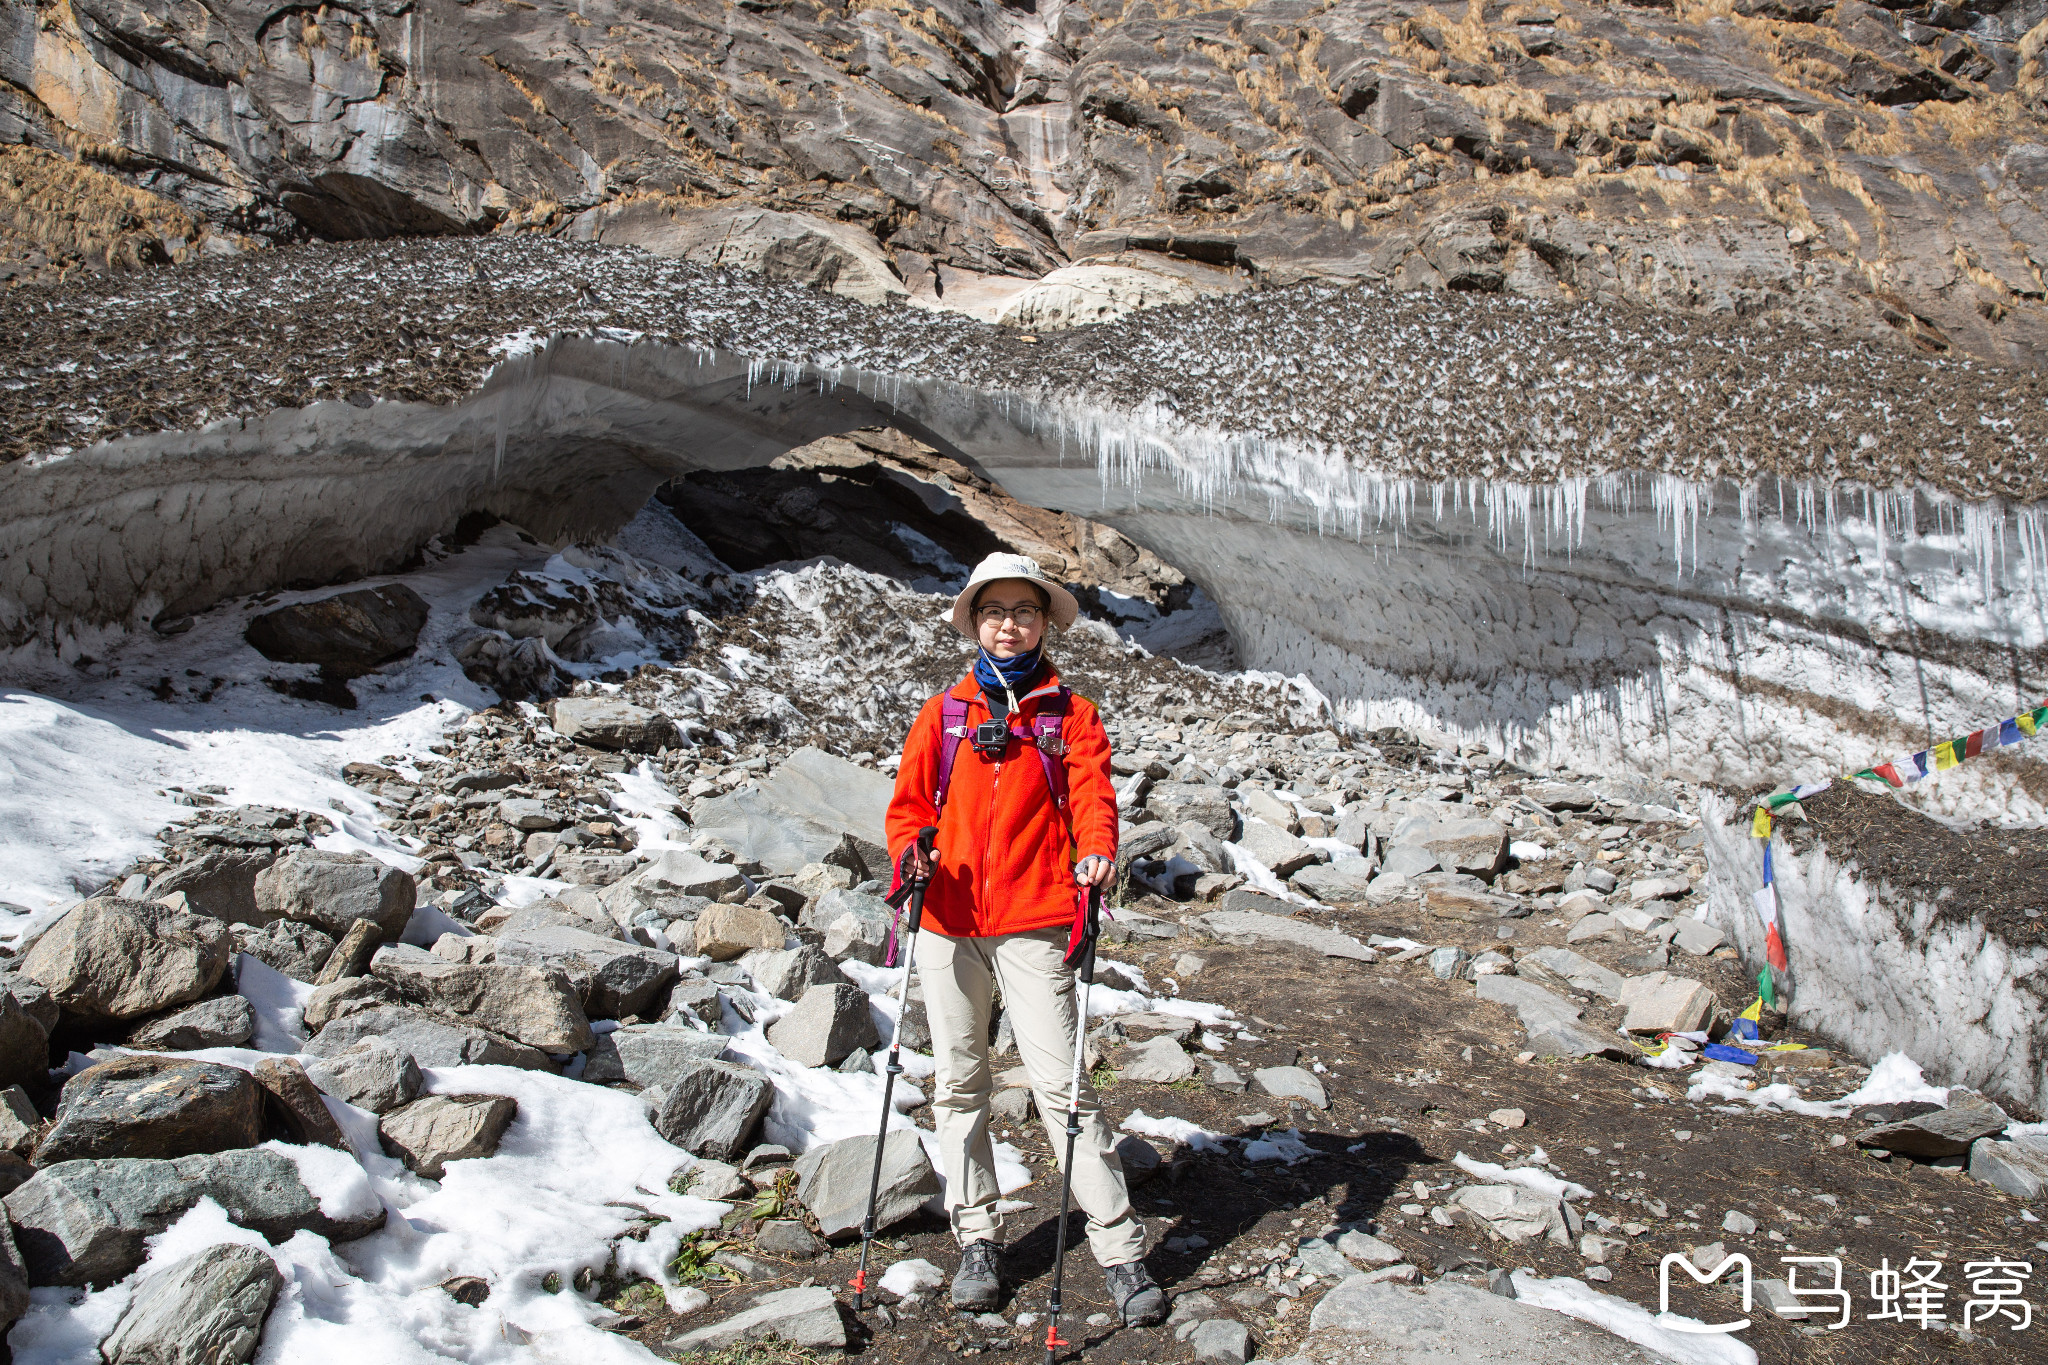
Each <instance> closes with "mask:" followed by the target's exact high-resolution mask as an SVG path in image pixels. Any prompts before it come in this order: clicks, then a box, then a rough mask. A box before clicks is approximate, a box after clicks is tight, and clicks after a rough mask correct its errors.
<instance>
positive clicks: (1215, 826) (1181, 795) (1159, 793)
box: [1145, 782, 1237, 847]
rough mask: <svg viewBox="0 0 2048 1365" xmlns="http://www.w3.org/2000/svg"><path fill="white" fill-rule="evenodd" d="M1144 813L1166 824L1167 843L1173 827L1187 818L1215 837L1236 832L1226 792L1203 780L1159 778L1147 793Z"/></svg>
mask: <svg viewBox="0 0 2048 1365" xmlns="http://www.w3.org/2000/svg"><path fill="white" fill-rule="evenodd" d="M1145 813H1146V814H1147V815H1149V816H1151V817H1152V818H1153V819H1154V820H1157V821H1159V822H1161V823H1162V824H1164V825H1166V826H1167V827H1168V835H1169V837H1168V841H1167V842H1169V843H1170V842H1171V841H1172V837H1173V828H1172V827H1173V826H1176V825H1180V824H1184V823H1187V822H1189V821H1192V822H1193V823H1195V824H1197V825H1200V826H1201V827H1202V828H1203V829H1205V830H1207V831H1208V832H1209V833H1210V834H1212V835H1214V836H1215V837H1216V838H1218V839H1232V838H1235V837H1236V835H1237V812H1236V811H1234V810H1232V809H1231V808H1230V795H1229V793H1228V792H1226V791H1225V790H1224V789H1223V788H1221V787H1212V786H1209V785H1207V784H1206V783H1195V782H1161V783H1159V784H1158V785H1156V786H1154V787H1153V788H1152V790H1151V791H1150V792H1148V793H1146V795H1145ZM1161 846H1162V847H1164V845H1163V844H1162V845H1161Z"/></svg>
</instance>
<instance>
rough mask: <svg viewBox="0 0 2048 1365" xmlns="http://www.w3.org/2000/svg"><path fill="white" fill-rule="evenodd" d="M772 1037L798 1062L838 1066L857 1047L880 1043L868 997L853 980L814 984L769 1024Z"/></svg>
mask: <svg viewBox="0 0 2048 1365" xmlns="http://www.w3.org/2000/svg"><path fill="white" fill-rule="evenodd" d="M768 1041H769V1042H771V1043H773V1044H774V1045H775V1047H776V1048H777V1050H779V1051H780V1052H781V1053H782V1055H783V1056H785V1057H787V1058H789V1059H790V1060H791V1061H792V1062H795V1063H796V1064H797V1065H798V1066H835V1065H837V1064H838V1063H839V1062H840V1061H842V1060H843V1059H844V1058H845V1056H846V1054H847V1053H849V1052H851V1051H853V1050H854V1049H855V1048H857V1047H864V1048H867V1049H868V1050H869V1051H873V1050H874V1049H875V1048H876V1047H878V1046H880V1039H879V1038H878V1036H877V1035H876V1033H875V1021H874V1018H873V1016H872V1015H871V1014H870V1013H869V1011H868V997H867V995H866V993H865V992H863V991H862V990H861V989H860V987H858V986H854V985H851V984H840V985H836V986H813V987H811V988H810V989H809V990H807V991H805V992H804V993H803V997H802V998H801V999H799V1000H798V1001H797V1002H796V1008H795V1009H793V1010H791V1011H790V1012H789V1013H788V1014H785V1015H783V1016H782V1017H781V1018H780V1019H777V1020H776V1021H775V1022H774V1023H772V1024H770V1025H769V1026H768Z"/></svg>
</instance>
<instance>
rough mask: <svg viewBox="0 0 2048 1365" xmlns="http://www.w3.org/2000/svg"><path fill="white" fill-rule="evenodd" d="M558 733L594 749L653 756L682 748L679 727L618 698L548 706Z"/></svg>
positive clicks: (561, 701) (564, 701)
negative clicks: (664, 750) (680, 746)
mask: <svg viewBox="0 0 2048 1365" xmlns="http://www.w3.org/2000/svg"><path fill="white" fill-rule="evenodd" d="M548 720H549V722H550V723H551V724H553V726H554V727H555V733H557V734H559V735H561V736H563V737H564V738H566V739H573V740H575V741H576V742H577V743H578V744H588V745H589V746H590V747H591V748H593V749H611V750H614V751H617V750H631V751H632V752H634V753H641V754H651V753H653V752H654V751H655V750H657V749H671V748H675V747H677V746H679V745H681V744H682V742H683V740H682V734H681V732H679V731H678V730H677V729H676V723H675V722H674V721H672V720H670V719H669V718H668V717H667V716H664V715H663V714H662V713H661V712H659V711H650V710H648V709H647V708H645V707H642V706H635V705H633V704H632V703H631V702H625V701H620V700H619V699H618V698H617V697H562V698H559V699H558V700H556V701H554V702H552V703H550V704H549V706H548Z"/></svg>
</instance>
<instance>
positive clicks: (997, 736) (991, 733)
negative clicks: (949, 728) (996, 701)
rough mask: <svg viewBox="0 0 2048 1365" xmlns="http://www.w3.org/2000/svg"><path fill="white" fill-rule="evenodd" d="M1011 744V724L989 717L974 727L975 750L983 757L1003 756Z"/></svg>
mask: <svg viewBox="0 0 2048 1365" xmlns="http://www.w3.org/2000/svg"><path fill="white" fill-rule="evenodd" d="M1009 744H1010V724H1009V722H1008V721H1006V720H996V719H993V718H991V719H989V720H985V721H983V722H982V723H981V724H979V725H977V726H975V727H974V751H975V752H976V753H978V754H980V755H981V756H982V757H983V758H1001V757H1002V756H1003V750H1005V749H1007V748H1008V747H1009Z"/></svg>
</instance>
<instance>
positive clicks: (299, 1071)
mask: <svg viewBox="0 0 2048 1365" xmlns="http://www.w3.org/2000/svg"><path fill="white" fill-rule="evenodd" d="M250 1074H251V1075H252V1076H254V1077H255V1078H256V1084H258V1085H260V1086H262V1087H263V1092H264V1096H265V1099H266V1100H267V1101H268V1103H267V1106H266V1107H267V1108H268V1109H269V1111H270V1117H271V1118H272V1119H273V1120H275V1121H277V1122H280V1123H281V1124H282V1125H283V1127H284V1131H285V1137H286V1139H287V1140H288V1141H290V1142H293V1143H296V1144H298V1145H299V1146H301V1147H308V1146H314V1145H318V1146H321V1147H332V1148H333V1149H334V1150H335V1151H337V1152H346V1151H348V1150H349V1145H348V1139H347V1138H346V1137H344V1136H343V1135H342V1132H341V1125H340V1124H338V1123H336V1122H335V1121H334V1114H333V1113H332V1111H330V1110H329V1109H328V1107H327V1102H326V1100H325V1099H323V1098H322V1097H321V1094H320V1089H319V1087H318V1086H316V1085H314V1084H313V1079H312V1077H310V1076H308V1075H307V1074H306V1067H305V1064H304V1063H302V1062H301V1061H299V1059H298V1058H297V1057H265V1058H263V1060H261V1061H259V1062H257V1063H256V1065H255V1067H254V1068H253V1069H252V1070H251V1072H250Z"/></svg>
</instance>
